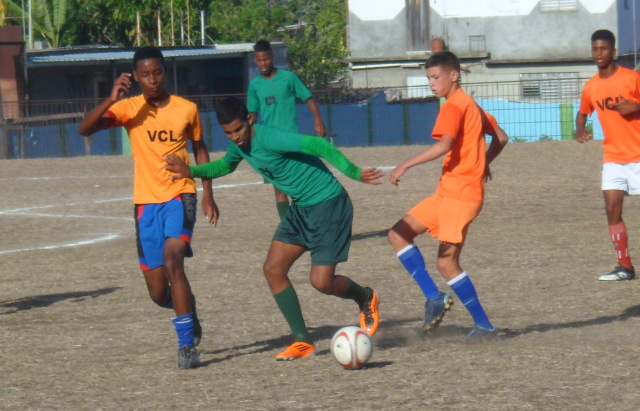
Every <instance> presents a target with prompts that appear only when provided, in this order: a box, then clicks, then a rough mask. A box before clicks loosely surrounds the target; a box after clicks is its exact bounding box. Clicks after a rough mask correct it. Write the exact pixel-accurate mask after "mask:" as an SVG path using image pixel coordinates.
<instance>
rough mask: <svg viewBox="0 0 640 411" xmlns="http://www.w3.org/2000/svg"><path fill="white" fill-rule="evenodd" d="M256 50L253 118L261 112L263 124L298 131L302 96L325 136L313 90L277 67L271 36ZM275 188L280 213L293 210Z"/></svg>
mask: <svg viewBox="0 0 640 411" xmlns="http://www.w3.org/2000/svg"><path fill="white" fill-rule="evenodd" d="M253 51H254V54H253V61H254V62H255V63H256V66H258V69H259V70H260V75H259V76H258V77H256V78H254V79H253V80H251V82H250V83H249V90H248V92H247V108H248V109H249V122H250V123H251V124H253V123H255V122H256V120H257V119H258V114H260V117H261V119H262V123H263V124H266V125H268V126H271V127H276V128H279V129H282V130H286V131H290V132H292V133H298V116H297V115H296V100H297V99H300V100H302V101H304V102H305V103H307V106H308V107H309V111H310V112H311V114H312V115H313V118H314V128H315V130H316V133H317V134H318V136H321V137H324V136H325V134H326V129H325V127H324V123H323V122H322V117H321V116H320V109H319V108H318V105H317V104H316V102H315V101H314V99H313V97H312V94H311V91H309V89H308V88H307V87H306V86H305V85H304V84H303V83H302V81H300V78H298V76H297V75H296V74H295V73H292V72H290V71H288V70H283V69H279V68H276V67H274V65H273V50H272V49H271V44H270V43H269V42H268V41H267V40H258V42H256V44H255V45H254V46H253ZM273 189H274V192H275V195H276V207H277V209H278V215H279V216H280V219H282V217H283V216H284V215H285V214H286V213H287V210H289V199H288V198H287V195H286V194H284V193H282V192H281V191H280V190H278V188H277V187H275V186H274V187H273Z"/></svg>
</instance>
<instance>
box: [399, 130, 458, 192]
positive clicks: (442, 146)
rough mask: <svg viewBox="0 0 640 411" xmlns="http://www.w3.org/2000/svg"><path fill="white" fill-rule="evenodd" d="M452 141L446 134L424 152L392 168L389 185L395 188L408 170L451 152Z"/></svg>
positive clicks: (451, 137)
mask: <svg viewBox="0 0 640 411" xmlns="http://www.w3.org/2000/svg"><path fill="white" fill-rule="evenodd" d="M453 141H454V138H453V136H450V135H448V134H445V135H443V136H442V137H440V139H439V140H438V141H436V142H435V143H434V144H432V145H430V146H429V147H428V148H427V149H426V150H424V151H423V152H421V153H419V154H417V155H415V156H413V157H411V158H409V159H407V160H405V161H403V162H402V163H400V165H399V166H398V167H396V168H394V169H393V171H392V172H391V174H389V181H391V184H393V185H395V186H397V185H398V183H399V182H400V177H402V176H403V175H404V173H406V172H407V170H409V169H410V168H412V167H415V166H417V165H420V164H424V163H428V162H429V161H433V160H435V159H437V158H440V157H442V156H443V155H445V154H447V153H448V152H449V151H451V146H453Z"/></svg>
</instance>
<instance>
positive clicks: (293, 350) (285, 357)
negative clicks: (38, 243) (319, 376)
mask: <svg viewBox="0 0 640 411" xmlns="http://www.w3.org/2000/svg"><path fill="white" fill-rule="evenodd" d="M313 351H315V347H314V346H313V344H309V343H306V342H302V341H296V342H294V343H293V344H291V345H290V346H288V347H287V349H286V350H284V351H282V352H281V353H280V354H278V355H276V361H293V360H297V359H298V358H304V357H306V356H307V355H310V354H311V353H313Z"/></svg>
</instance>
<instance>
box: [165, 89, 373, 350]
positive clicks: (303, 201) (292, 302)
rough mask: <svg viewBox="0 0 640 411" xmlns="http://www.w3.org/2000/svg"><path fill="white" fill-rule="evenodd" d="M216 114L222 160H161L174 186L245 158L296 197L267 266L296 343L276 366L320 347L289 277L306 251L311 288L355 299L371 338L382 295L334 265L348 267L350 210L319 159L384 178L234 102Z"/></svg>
mask: <svg viewBox="0 0 640 411" xmlns="http://www.w3.org/2000/svg"><path fill="white" fill-rule="evenodd" d="M216 115H217V117H218V122H219V123H220V125H221V126H222V130H223V131H224V133H225V134H226V135H227V137H228V138H229V140H231V141H230V142H229V144H228V147H227V153H226V154H225V156H224V157H222V158H221V159H219V160H217V161H214V162H211V163H208V164H204V165H202V166H197V167H192V166H187V164H185V163H184V161H182V160H181V159H180V158H179V157H177V156H175V155H173V154H169V155H166V156H164V160H165V161H166V162H167V164H165V168H167V169H168V170H169V171H173V172H174V173H175V175H174V176H172V177H171V179H172V180H177V179H181V178H194V177H201V178H205V179H210V178H211V179H213V178H217V177H221V176H224V175H227V174H229V173H232V172H233V171H234V170H235V169H236V167H237V166H238V164H239V163H240V162H241V161H242V160H246V161H247V162H248V163H249V165H251V167H252V168H253V169H254V170H256V171H257V172H258V173H260V174H261V175H262V176H263V177H264V179H265V180H266V181H268V182H269V183H271V184H273V185H274V186H275V187H278V188H279V189H280V190H282V192H283V193H286V194H287V195H289V196H290V197H291V199H292V204H291V209H290V210H289V212H288V213H287V214H286V215H285V216H284V218H283V219H282V221H281V222H280V225H279V226H278V228H277V229H276V232H275V234H274V236H273V240H272V242H271V246H270V248H269V253H268V254H267V259H266V261H265V263H264V266H263V270H264V275H265V277H266V279H267V282H268V283H269V288H270V289H271V292H272V294H273V296H274V298H275V300H276V303H277V305H278V307H279V308H280V311H281V312H282V314H283V315H284V317H285V319H286V320H287V323H288V324H289V327H290V329H291V332H292V334H293V339H294V342H293V344H291V345H290V346H289V347H288V348H287V349H285V350H284V351H283V352H281V353H279V354H278V355H276V360H279V361H282V360H295V359H298V358H303V357H306V356H307V355H309V354H311V353H312V352H313V351H314V349H315V348H314V346H313V343H312V341H311V339H310V337H309V333H308V331H307V328H306V326H305V323H304V319H303V317H302V311H301V309H300V303H299V301H298V297H297V294H296V292H295V290H294V288H293V286H292V285H291V282H290V281H289V277H288V272H289V269H290V268H291V266H292V265H293V263H294V262H295V261H296V260H297V259H298V258H300V256H301V255H302V254H303V253H304V252H305V251H307V250H309V251H310V252H311V272H310V280H311V284H312V286H313V287H314V288H315V289H316V290H318V291H320V292H321V293H324V294H329V295H334V296H336V297H340V298H348V299H352V300H354V301H355V302H356V303H357V304H358V305H359V307H360V327H361V328H363V329H364V330H366V331H367V332H368V333H369V334H370V335H373V334H374V333H375V332H376V329H377V328H378V323H379V315H378V295H377V293H376V292H375V291H373V290H372V289H371V288H368V287H362V286H360V285H358V284H356V283H355V282H353V281H351V280H350V279H349V278H347V277H344V276H341V275H336V274H335V271H336V265H337V264H338V263H340V262H343V261H346V260H347V256H348V253H349V247H350V244H351V223H352V219H353V207H352V205H351V200H350V199H349V195H348V194H347V192H346V191H345V189H344V188H343V187H342V185H341V184H340V182H338V180H337V179H336V178H335V177H334V176H333V174H331V172H330V171H329V169H328V168H327V167H326V165H325V164H324V163H323V162H322V160H320V158H319V157H322V158H324V159H326V160H327V161H328V162H329V163H331V164H332V165H333V166H335V167H336V168H337V169H338V170H340V171H341V172H343V173H344V174H345V175H346V176H348V177H351V178H353V179H354V180H358V181H362V182H364V183H368V184H380V183H381V181H380V178H381V177H382V175H383V174H382V172H381V171H380V170H377V169H375V168H367V169H361V168H359V167H357V166H355V165H354V164H352V163H351V162H350V161H349V160H348V159H347V158H346V157H345V156H344V155H343V154H342V153H341V152H340V151H339V150H338V149H337V148H335V147H334V146H333V145H331V144H329V143H328V142H327V141H325V140H324V139H320V138H315V137H312V136H305V135H300V134H297V133H291V132H287V131H284V130H280V129H276V128H272V127H269V126H265V125H260V124H255V125H254V124H250V122H249V113H248V111H247V108H246V107H245V106H244V104H243V103H242V102H241V101H240V100H238V99H236V98H228V99H225V100H223V101H222V102H220V103H219V104H218V107H217V110H216Z"/></svg>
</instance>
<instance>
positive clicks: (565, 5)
mask: <svg viewBox="0 0 640 411" xmlns="http://www.w3.org/2000/svg"><path fill="white" fill-rule="evenodd" d="M577 10H578V0H540V11H541V12H543V13H547V12H555V11H577Z"/></svg>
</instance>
